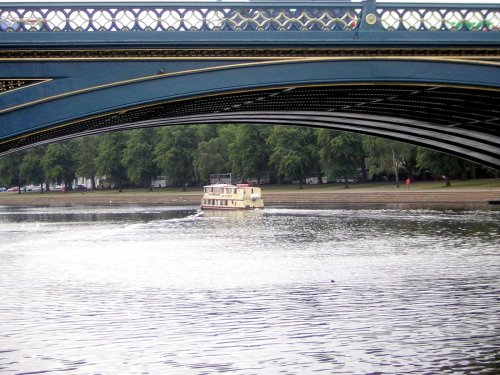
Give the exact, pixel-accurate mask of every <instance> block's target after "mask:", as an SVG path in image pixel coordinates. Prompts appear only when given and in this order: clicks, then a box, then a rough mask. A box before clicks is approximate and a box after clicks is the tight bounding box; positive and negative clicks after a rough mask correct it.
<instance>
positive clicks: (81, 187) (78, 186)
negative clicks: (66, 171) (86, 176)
mask: <svg viewBox="0 0 500 375" xmlns="http://www.w3.org/2000/svg"><path fill="white" fill-rule="evenodd" d="M75 190H79V191H86V190H87V187H86V186H85V185H82V184H79V185H76V186H75Z"/></svg>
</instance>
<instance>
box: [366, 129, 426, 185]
mask: <svg viewBox="0 0 500 375" xmlns="http://www.w3.org/2000/svg"><path fill="white" fill-rule="evenodd" d="M363 147H364V150H365V153H366V165H367V167H368V173H369V175H370V178H371V177H373V176H375V175H377V174H380V173H394V176H395V181H396V186H397V187H399V171H400V170H401V169H403V170H404V171H405V172H406V174H407V176H408V177H409V178H412V177H413V176H414V175H415V173H416V165H417V150H418V147H417V146H414V145H411V144H409V143H403V142H398V141H392V140H389V139H385V138H380V137H371V136H365V137H364V138H363Z"/></svg>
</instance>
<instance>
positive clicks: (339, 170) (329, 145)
mask: <svg viewBox="0 0 500 375" xmlns="http://www.w3.org/2000/svg"><path fill="white" fill-rule="evenodd" d="M318 145H319V148H320V156H321V163H322V166H323V168H324V170H325V172H326V175H327V177H328V179H330V180H334V179H342V180H344V182H345V187H348V186H349V179H354V178H356V177H357V176H359V175H360V172H361V173H363V171H364V169H365V165H364V159H365V154H364V151H363V143H362V136H361V135H359V134H356V133H348V132H341V131H332V130H328V129H321V130H319V131H318Z"/></svg>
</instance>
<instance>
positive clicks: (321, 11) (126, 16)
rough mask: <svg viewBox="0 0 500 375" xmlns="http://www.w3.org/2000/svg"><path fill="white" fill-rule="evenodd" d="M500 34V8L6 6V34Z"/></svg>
mask: <svg viewBox="0 0 500 375" xmlns="http://www.w3.org/2000/svg"><path fill="white" fill-rule="evenodd" d="M366 25H367V26H374V25H377V26H378V27H379V28H380V29H381V30H387V31H461V32H473V31H483V32H498V31H500V7H499V6H498V5H495V4H492V5H484V4H482V5H474V4H460V5H457V4H449V3H448V4H418V5H412V4H392V3H387V4H383V3H378V4H376V3H375V2H374V1H373V0H367V1H365V2H364V3H359V2H357V3H350V2H329V3H326V2H320V3H318V2H316V3H315V2H313V1H311V2H279V3H278V2H276V3H272V2H245V3H226V2H217V3H213V2H212V3H210V2H208V3H200V2H198V3H168V2H167V3H142V4H141V3H140V2H137V3H86V4H84V3H59V4H56V3H53V4H40V3H26V4H19V3H17V4H14V3H4V4H0V32H65V33H67V32H99V31H112V32H151V31H153V32H169V31H186V32H191V31H210V32H216V31H219V32H236V31H240V32H244V31H310V32H313V31H335V32H345V31H356V30H359V29H362V28H363V27H366Z"/></svg>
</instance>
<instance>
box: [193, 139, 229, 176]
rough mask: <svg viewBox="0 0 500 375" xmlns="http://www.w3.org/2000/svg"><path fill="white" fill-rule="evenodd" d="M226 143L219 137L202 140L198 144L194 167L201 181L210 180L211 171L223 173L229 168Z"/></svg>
mask: <svg viewBox="0 0 500 375" xmlns="http://www.w3.org/2000/svg"><path fill="white" fill-rule="evenodd" d="M229 165H230V164H229V156H228V152H227V145H226V143H225V142H224V140H223V139H222V138H220V137H217V138H212V139H210V140H208V141H202V142H200V143H199V144H198V149H197V152H196V157H195V160H194V167H195V169H196V173H197V175H198V178H199V179H200V181H202V182H210V174H211V173H224V172H228V171H229V170H230V167H229Z"/></svg>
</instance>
